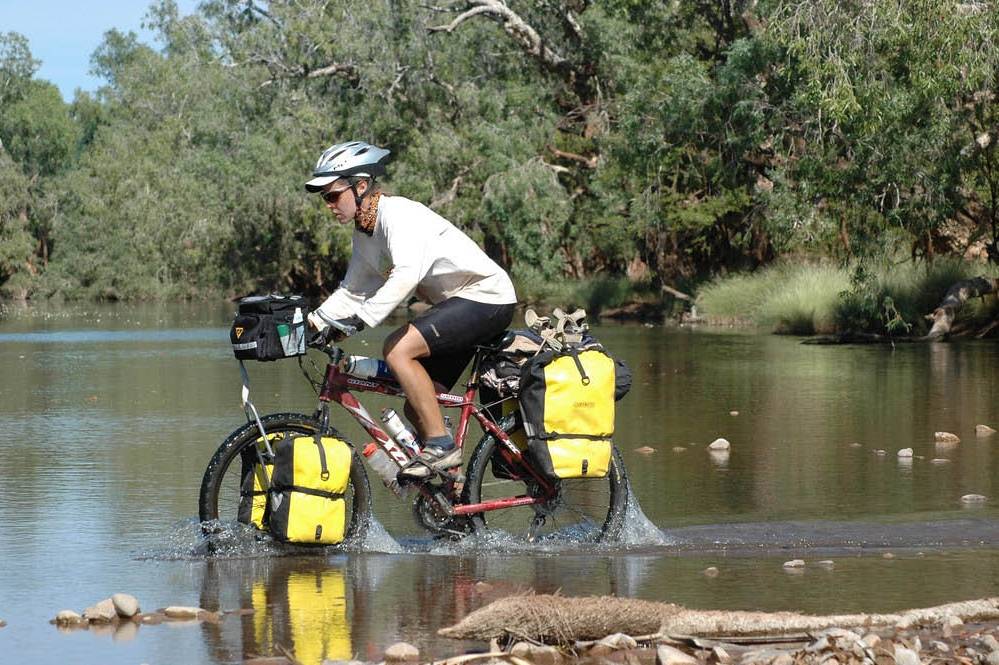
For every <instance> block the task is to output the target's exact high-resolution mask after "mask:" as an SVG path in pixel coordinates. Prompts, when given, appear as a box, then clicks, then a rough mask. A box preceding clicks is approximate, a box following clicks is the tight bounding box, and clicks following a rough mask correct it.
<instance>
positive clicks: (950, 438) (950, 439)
mask: <svg viewBox="0 0 999 665" xmlns="http://www.w3.org/2000/svg"><path fill="white" fill-rule="evenodd" d="M933 439H934V440H935V441H936V442H937V443H960V442H961V437H959V436H958V435H957V434H951V433H950V432H934V433H933Z"/></svg>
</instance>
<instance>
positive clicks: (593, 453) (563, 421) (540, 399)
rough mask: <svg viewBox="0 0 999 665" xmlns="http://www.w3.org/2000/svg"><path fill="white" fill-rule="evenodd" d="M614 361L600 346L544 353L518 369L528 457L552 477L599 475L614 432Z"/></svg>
mask: <svg viewBox="0 0 999 665" xmlns="http://www.w3.org/2000/svg"><path fill="white" fill-rule="evenodd" d="M614 378H615V373H614V360H613V358H611V357H610V356H608V355H607V354H606V353H604V351H603V350H602V349H599V348H592V349H587V350H576V349H571V348H567V349H565V350H563V351H561V352H556V351H551V350H550V351H545V352H543V353H540V354H538V355H536V356H535V357H534V358H532V359H531V360H530V361H529V362H528V363H527V364H526V365H525V366H524V369H523V371H522V373H521V385H520V409H521V414H522V416H523V420H524V430H525V432H526V434H527V438H528V451H529V453H530V455H531V458H532V460H533V461H534V462H535V464H537V465H538V466H539V467H540V468H541V469H542V470H543V471H544V472H545V473H546V474H547V475H548V476H549V477H551V478H602V477H604V476H606V475H607V472H608V470H609V469H610V461H611V450H612V444H611V437H613V436H614Z"/></svg>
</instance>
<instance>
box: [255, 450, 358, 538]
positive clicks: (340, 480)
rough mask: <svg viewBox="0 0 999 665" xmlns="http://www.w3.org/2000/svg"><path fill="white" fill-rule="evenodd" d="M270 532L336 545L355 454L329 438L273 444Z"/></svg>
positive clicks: (342, 530)
mask: <svg viewBox="0 0 999 665" xmlns="http://www.w3.org/2000/svg"><path fill="white" fill-rule="evenodd" d="M273 448H274V473H273V475H272V476H271V488H270V493H269V499H270V515H269V523H268V528H269V529H270V532H271V535H272V536H274V538H275V539H277V540H280V541H281V542H284V543H296V544H299V545H335V544H336V543H339V542H341V541H342V540H343V539H344V535H345V533H346V527H347V524H346V520H347V515H346V503H345V501H344V492H345V491H346V490H347V483H348V481H349V479H350V465H351V460H352V458H353V451H352V450H351V448H350V446H349V445H347V444H346V443H345V442H344V441H342V440H341V439H337V438H334V437H331V436H324V437H319V436H296V437H287V438H284V439H281V440H280V441H278V442H277V443H275V444H274V446H273Z"/></svg>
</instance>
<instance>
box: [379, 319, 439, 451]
mask: <svg viewBox="0 0 999 665" xmlns="http://www.w3.org/2000/svg"><path fill="white" fill-rule="evenodd" d="M383 353H384V357H385V362H386V363H388V366H389V369H391V370H392V374H393V375H394V376H395V378H396V381H398V382H399V385H401V386H402V389H403V391H404V392H405V393H406V415H407V417H409V419H410V420H411V421H413V425H415V426H416V428H417V429H418V430H419V433H420V437H421V438H422V439H423V440H424V441H426V440H427V439H429V438H431V437H435V436H445V435H446V434H447V430H446V429H444V418H443V417H442V416H441V410H440V407H439V406H438V405H437V395H436V394H435V392H434V382H433V380H431V378H430V375H429V374H427V370H426V368H424V367H423V365H422V364H420V362H419V361H418V359H419V358H426V357H428V356H429V355H430V349H429V348H428V347H427V342H426V340H424V339H423V335H421V334H420V331H419V330H417V329H416V328H414V327H413V326H411V325H409V324H408V323H407V324H406V325H405V326H403V327H402V328H399V329H398V330H396V331H395V332H393V333H392V334H391V335H389V336H388V339H386V340H385V348H384V349H383ZM411 415H412V416H415V417H410V416H411Z"/></svg>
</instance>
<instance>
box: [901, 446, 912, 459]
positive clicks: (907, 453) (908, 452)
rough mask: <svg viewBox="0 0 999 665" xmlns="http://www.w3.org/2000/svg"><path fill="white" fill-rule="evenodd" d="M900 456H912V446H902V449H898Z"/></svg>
mask: <svg viewBox="0 0 999 665" xmlns="http://www.w3.org/2000/svg"><path fill="white" fill-rule="evenodd" d="M898 456H899V457H912V448H902V450H900V451H898Z"/></svg>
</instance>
